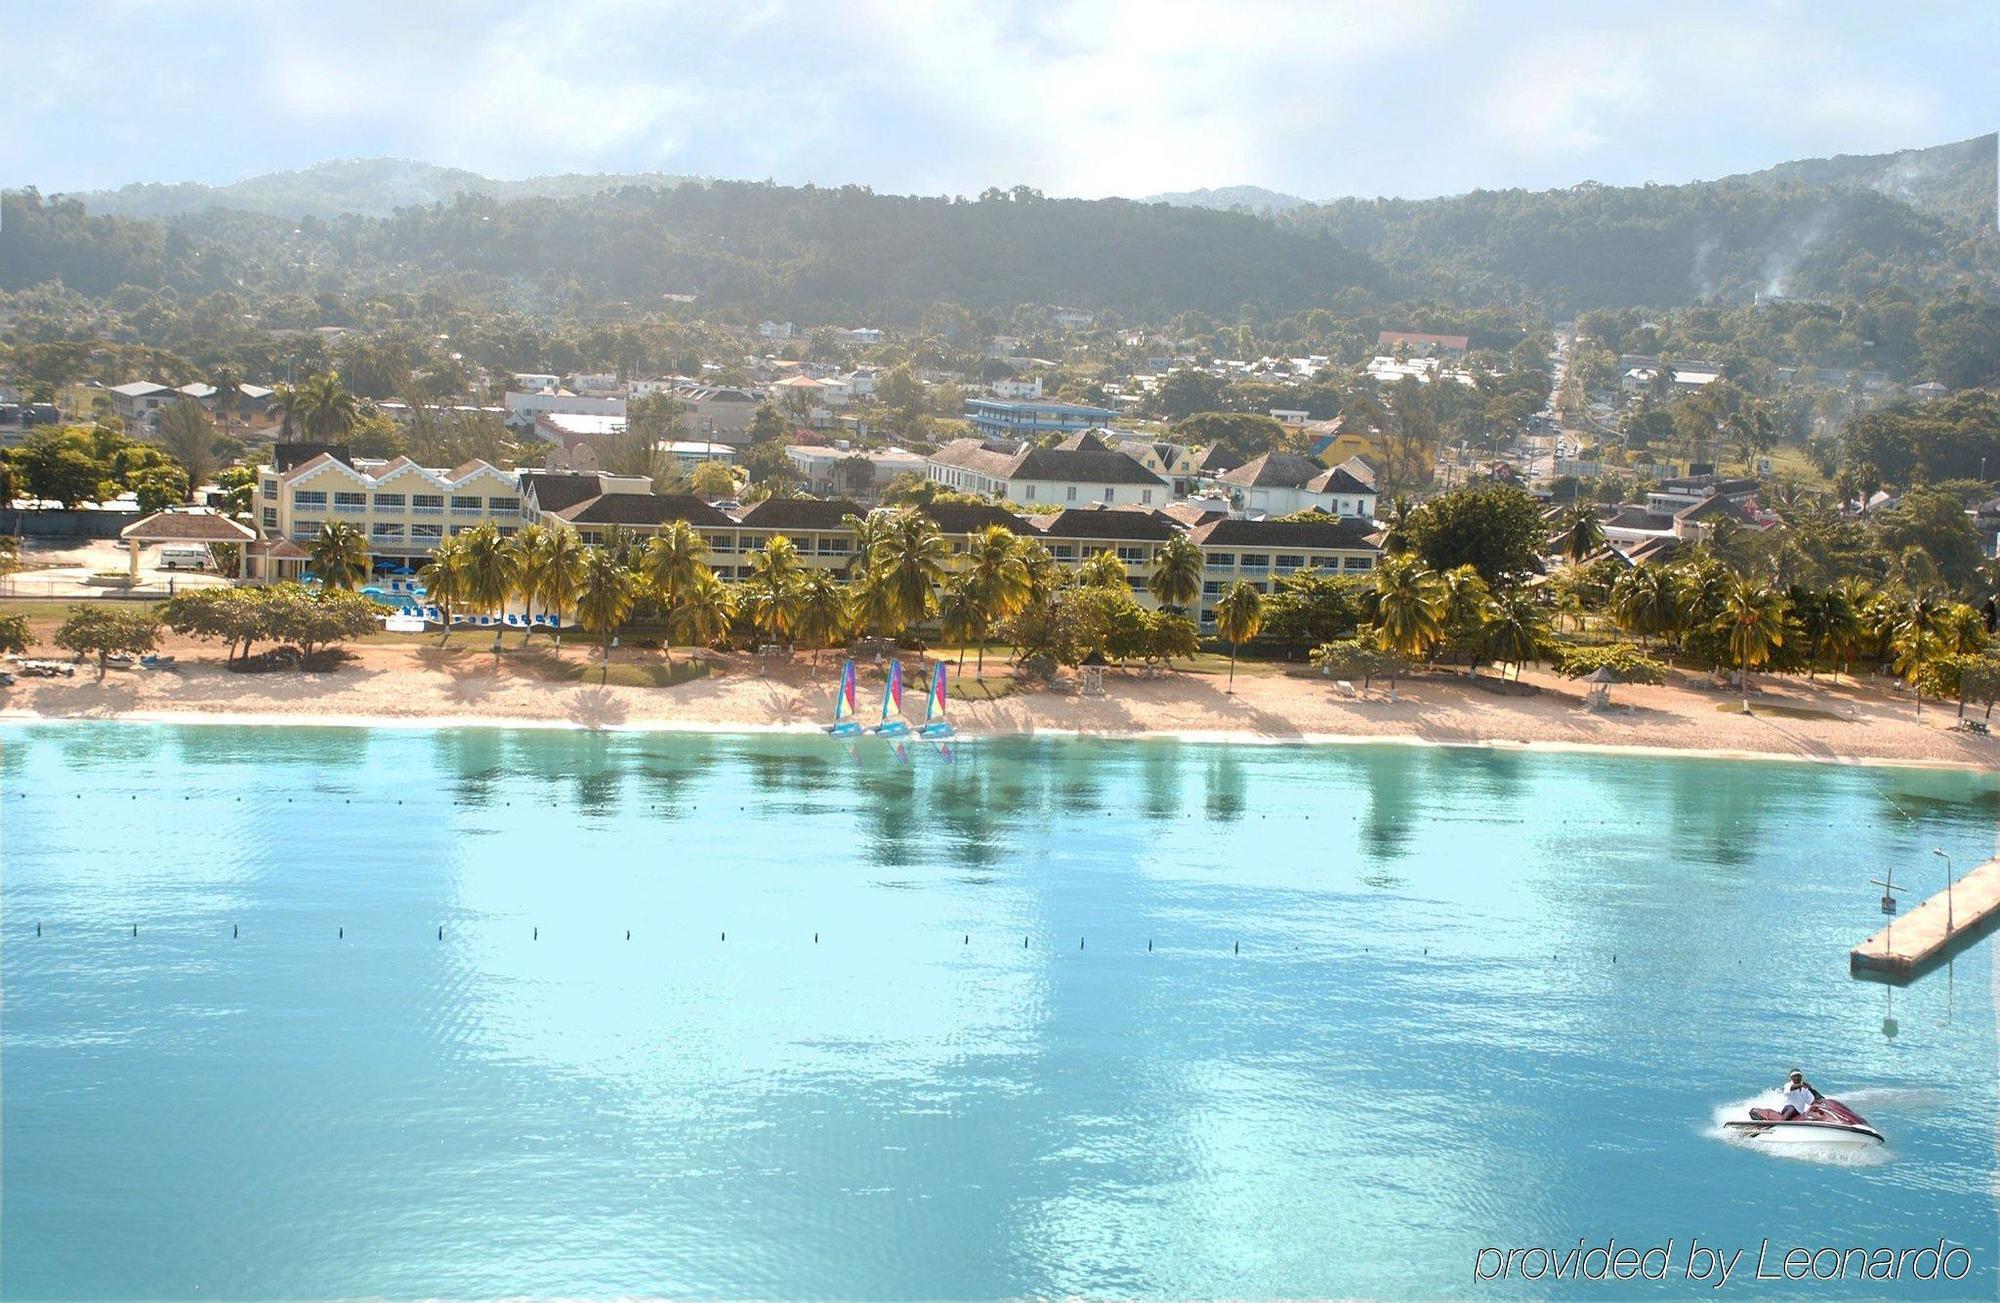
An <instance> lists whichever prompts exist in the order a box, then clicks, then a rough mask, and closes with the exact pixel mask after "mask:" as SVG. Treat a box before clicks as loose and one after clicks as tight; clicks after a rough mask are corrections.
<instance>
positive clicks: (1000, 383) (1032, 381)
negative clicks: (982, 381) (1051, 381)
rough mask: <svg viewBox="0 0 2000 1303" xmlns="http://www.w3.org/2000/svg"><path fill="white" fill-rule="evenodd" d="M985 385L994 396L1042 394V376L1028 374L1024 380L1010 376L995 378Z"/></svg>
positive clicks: (1024, 396)
mask: <svg viewBox="0 0 2000 1303" xmlns="http://www.w3.org/2000/svg"><path fill="white" fill-rule="evenodd" d="M986 387H987V388H988V389H991V390H992V391H993V396H994V397H995V398H1040V397H1041V396H1042V378H1041V377H1040V376H1030V377H1028V378H1027V379H1026V380H1019V379H1012V378H1009V379H1006V380H995V381H994V382H993V383H992V384H990V385H988V386H986Z"/></svg>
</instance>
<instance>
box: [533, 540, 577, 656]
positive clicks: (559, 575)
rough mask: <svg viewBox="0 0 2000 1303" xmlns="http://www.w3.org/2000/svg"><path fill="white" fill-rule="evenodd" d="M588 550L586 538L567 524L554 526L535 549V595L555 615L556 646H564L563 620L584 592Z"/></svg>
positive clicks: (543, 606) (573, 608)
mask: <svg viewBox="0 0 2000 1303" xmlns="http://www.w3.org/2000/svg"><path fill="white" fill-rule="evenodd" d="M585 551H586V547H585V544H584V541H583V539H582V538H581V537H579V536H578V534H577V532H576V531H575V530H574V529H572V528H570V527H569V526H568V525H556V526H553V527H551V528H550V529H549V530H548V531H547V532H545V533H544V534H543V535H542V542H541V546H540V547H539V548H537V549H536V553H535V564H534V569H535V574H536V579H537V583H536V585H535V595H536V596H537V597H538V598H540V599H541V603H542V612H543V613H544V614H546V615H552V616H554V617H555V629H554V632H555V636H556V646H557V647H561V646H562V631H563V619H564V617H565V616H567V615H568V614H569V613H570V612H571V611H573V610H575V609H576V599H577V594H578V593H580V592H582V591H583V565H584V553H585Z"/></svg>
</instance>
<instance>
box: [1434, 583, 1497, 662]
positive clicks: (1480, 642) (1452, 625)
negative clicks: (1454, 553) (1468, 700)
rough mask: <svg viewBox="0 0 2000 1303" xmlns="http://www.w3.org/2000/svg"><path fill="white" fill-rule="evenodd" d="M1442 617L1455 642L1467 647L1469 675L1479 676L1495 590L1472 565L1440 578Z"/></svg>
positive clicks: (1438, 585) (1446, 630)
mask: <svg viewBox="0 0 2000 1303" xmlns="http://www.w3.org/2000/svg"><path fill="white" fill-rule="evenodd" d="M1437 592H1438V599H1439V602H1438V616H1439V618H1440V619H1441V620H1443V621H1444V630H1445V633H1446V634H1447V635H1449V637H1450V638H1451V640H1452V641H1453V642H1454V643H1456V644H1459V645H1461V646H1463V647H1464V648H1465V652H1466V659H1467V660H1469V661H1470V662H1471V665H1470V666H1469V667H1468V671H1467V672H1468V673H1472V674H1476V673H1478V672H1479V654H1480V652H1482V651H1483V650H1485V646H1486V639H1485V628H1486V616H1487V608H1488V607H1490V606H1491V605H1492V603H1493V590H1492V589H1491V588H1488V587H1487V586H1486V581H1485V580H1484V579H1482V578H1481V577H1480V575H1479V571H1478V570H1476V569H1475V568H1473V567H1472V566H1469V565H1463V566H1454V567H1452V568H1451V569H1450V570H1447V571H1445V572H1444V573H1443V574H1441V575H1439V576H1438V577H1437Z"/></svg>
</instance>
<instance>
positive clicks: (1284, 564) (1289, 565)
mask: <svg viewBox="0 0 2000 1303" xmlns="http://www.w3.org/2000/svg"><path fill="white" fill-rule="evenodd" d="M1305 563H1306V559H1305V558H1304V557H1303V556H1300V555H1298V554H1297V553H1293V552H1280V553H1278V569H1280V570H1297V569H1299V568H1300V567H1301V566H1303V565H1305Z"/></svg>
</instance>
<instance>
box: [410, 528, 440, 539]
mask: <svg viewBox="0 0 2000 1303" xmlns="http://www.w3.org/2000/svg"><path fill="white" fill-rule="evenodd" d="M410 537H411V538H414V539H417V540H418V541H420V542H436V541H437V540H438V539H441V538H443V537H444V526H443V525H412V526H410Z"/></svg>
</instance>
